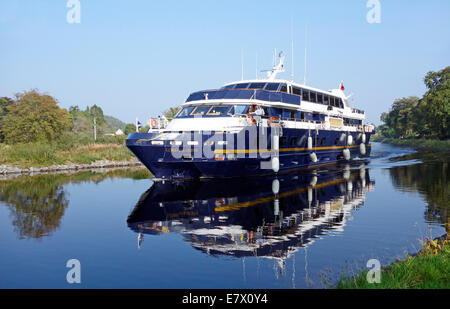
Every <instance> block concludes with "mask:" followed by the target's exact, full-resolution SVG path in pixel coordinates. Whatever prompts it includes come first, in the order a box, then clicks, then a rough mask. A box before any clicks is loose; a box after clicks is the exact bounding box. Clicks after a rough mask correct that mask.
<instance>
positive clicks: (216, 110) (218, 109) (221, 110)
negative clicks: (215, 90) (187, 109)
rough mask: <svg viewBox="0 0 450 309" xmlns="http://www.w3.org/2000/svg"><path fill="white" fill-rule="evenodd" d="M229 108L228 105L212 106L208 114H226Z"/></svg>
mask: <svg viewBox="0 0 450 309" xmlns="http://www.w3.org/2000/svg"><path fill="white" fill-rule="evenodd" d="M229 109H230V106H227V105H222V106H213V107H212V108H211V109H210V110H209V112H208V113H207V115H208V116H226V115H227V111H228V110H229Z"/></svg>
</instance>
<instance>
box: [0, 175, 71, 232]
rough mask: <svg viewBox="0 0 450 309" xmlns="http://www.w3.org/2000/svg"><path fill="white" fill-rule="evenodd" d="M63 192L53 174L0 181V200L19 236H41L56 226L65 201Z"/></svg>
mask: <svg viewBox="0 0 450 309" xmlns="http://www.w3.org/2000/svg"><path fill="white" fill-rule="evenodd" d="M66 195H67V194H66V192H65V191H64V189H63V186H62V185H61V184H60V182H59V181H58V177H57V176H56V177H55V176H54V175H45V176H35V177H29V176H25V177H20V178H17V179H14V180H9V181H5V182H0V200H2V201H4V202H6V203H7V205H8V208H9V210H10V211H11V217H12V220H13V222H12V224H13V226H14V228H15V230H16V232H17V233H18V234H19V238H21V239H23V238H41V237H43V236H47V235H49V234H50V233H51V232H52V231H54V230H56V229H57V228H58V227H59V224H60V221H61V218H62V216H63V215H64V211H65V210H66V208H67V206H68V205H69V201H68V199H67V196H66Z"/></svg>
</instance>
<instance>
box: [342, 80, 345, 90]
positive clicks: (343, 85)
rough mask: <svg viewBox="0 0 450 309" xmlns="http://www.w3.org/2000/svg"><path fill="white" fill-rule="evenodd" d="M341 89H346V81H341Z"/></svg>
mask: <svg viewBox="0 0 450 309" xmlns="http://www.w3.org/2000/svg"><path fill="white" fill-rule="evenodd" d="M341 90H342V91H344V90H345V87H344V82H341Z"/></svg>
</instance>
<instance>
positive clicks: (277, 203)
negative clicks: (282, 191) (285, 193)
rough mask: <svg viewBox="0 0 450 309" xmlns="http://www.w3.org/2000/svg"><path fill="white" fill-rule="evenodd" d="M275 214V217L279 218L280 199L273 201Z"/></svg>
mask: <svg viewBox="0 0 450 309" xmlns="http://www.w3.org/2000/svg"><path fill="white" fill-rule="evenodd" d="M273 214H274V215H275V216H278V215H279V214H280V200H279V199H275V200H274V201H273Z"/></svg>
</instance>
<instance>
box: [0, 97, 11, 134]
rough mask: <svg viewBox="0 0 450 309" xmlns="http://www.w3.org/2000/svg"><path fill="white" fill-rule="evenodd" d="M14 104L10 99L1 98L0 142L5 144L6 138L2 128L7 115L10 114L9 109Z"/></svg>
mask: <svg viewBox="0 0 450 309" xmlns="http://www.w3.org/2000/svg"><path fill="white" fill-rule="evenodd" d="M13 104H14V101H13V100H12V99H10V98H7V97H3V98H0V142H3V141H4V139H5V136H4V135H3V132H2V127H3V123H4V119H5V117H6V115H7V114H8V113H9V108H10V106H11V105H13Z"/></svg>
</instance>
